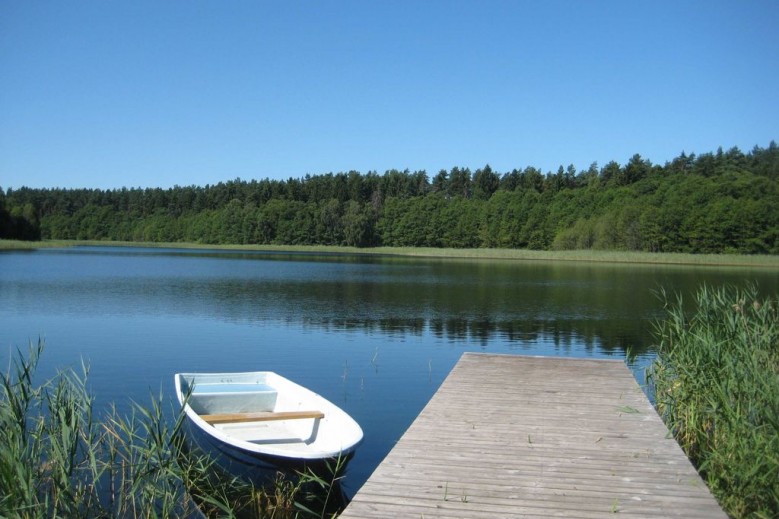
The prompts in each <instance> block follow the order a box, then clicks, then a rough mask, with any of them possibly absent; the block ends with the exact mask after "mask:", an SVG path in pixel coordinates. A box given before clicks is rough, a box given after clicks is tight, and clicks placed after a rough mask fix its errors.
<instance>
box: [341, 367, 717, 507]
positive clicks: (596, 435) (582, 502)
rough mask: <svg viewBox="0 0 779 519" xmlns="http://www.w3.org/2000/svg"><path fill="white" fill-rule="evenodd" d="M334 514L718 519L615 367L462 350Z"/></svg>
mask: <svg viewBox="0 0 779 519" xmlns="http://www.w3.org/2000/svg"><path fill="white" fill-rule="evenodd" d="M340 517H341V518H342V519H348V518H358V517H359V518H380V517H381V518H390V517H392V518H395V517H413V518H430V517H451V518H490V519H492V518H495V517H581V518H603V517H620V518H623V517H636V518H642V519H647V518H650V517H685V518H693V517H700V518H706V519H711V518H726V517H727V516H726V515H725V513H724V512H723V511H722V509H721V508H720V507H719V505H718V504H717V502H716V501H715V499H714V498H713V497H712V495H711V493H710V492H709V490H708V488H707V487H706V486H705V484H704V483H703V481H702V480H701V478H700V477H699V476H698V473H697V472H696V471H695V469H694V468H693V466H692V464H691V463H690V462H689V460H688V459H687V457H686V456H685V455H684V453H683V452H682V450H681V448H680V447H679V445H678V444H677V443H676V441H675V440H674V439H673V438H672V437H670V436H669V434H668V430H667V429H666V427H665V425H664V424H663V422H662V420H661V419H660V417H659V416H658V415H657V413H656V412H655V410H654V408H653V407H652V405H651V404H650V402H649V400H648V399H647V397H646V395H644V393H643V391H642V390H641V388H640V387H639V386H638V384H637V382H636V381H635V379H634V378H633V375H632V373H631V372H630V370H629V369H628V368H627V367H626V366H625V364H624V363H623V362H621V361H611V360H589V359H567V358H555V357H525V356H513V355H485V354H471V353H466V354H464V355H463V356H462V358H461V359H460V361H459V362H458V363H457V365H456V366H455V367H454V369H453V370H452V372H451V373H450V374H449V376H448V377H447V378H446V380H445V381H444V383H443V384H442V385H441V388H440V389H439V390H438V392H437V393H436V394H435V395H434V396H433V398H432V400H431V401H430V402H429V403H428V405H427V406H426V407H425V408H424V409H423V410H422V412H421V414H420V415H419V416H418V417H417V419H416V420H415V421H414V423H413V424H412V425H411V427H409V429H408V431H406V433H405V434H404V435H403V437H402V438H401V439H400V440H399V442H398V443H397V445H396V446H395V448H393V449H392V451H391V452H390V453H389V454H388V455H387V457H386V458H385V459H384V461H383V462H382V463H381V465H379V467H378V468H377V469H376V470H375V471H374V473H373V475H371V477H370V478H369V479H368V481H367V482H366V483H365V485H363V487H362V488H361V489H360V490H359V491H358V492H357V494H356V495H355V497H354V499H353V500H352V502H351V503H350V504H349V506H348V507H347V508H346V510H345V511H344V512H343V513H342V514H341V516H340Z"/></svg>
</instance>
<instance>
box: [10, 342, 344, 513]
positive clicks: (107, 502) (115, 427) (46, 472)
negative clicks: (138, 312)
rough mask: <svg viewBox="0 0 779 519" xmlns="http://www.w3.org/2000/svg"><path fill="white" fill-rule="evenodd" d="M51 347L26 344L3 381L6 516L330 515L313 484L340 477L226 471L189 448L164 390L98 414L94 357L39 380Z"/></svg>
mask: <svg viewBox="0 0 779 519" xmlns="http://www.w3.org/2000/svg"><path fill="white" fill-rule="evenodd" d="M43 348H44V345H43V341H38V343H37V345H33V344H30V346H29V349H28V351H27V352H26V354H23V353H22V352H19V353H18V355H17V357H16V358H15V359H13V362H12V365H11V366H10V367H9V369H8V372H7V373H6V374H5V375H3V376H2V381H1V383H0V517H19V518H24V519H28V518H29V519H37V518H43V517H108V516H111V517H191V516H198V515H200V516H203V515H205V516H207V517H212V516H213V517H217V516H218V517H269V518H279V519H285V518H293V517H299V516H315V517H324V514H325V512H322V511H321V510H324V505H323V507H321V509H320V508H319V507H316V506H313V505H312V503H314V502H315V499H317V498H316V497H315V495H314V493H312V492H310V491H308V490H306V488H307V487H310V486H311V485H314V486H317V487H321V489H324V490H325V492H326V493H329V492H331V491H332V490H331V489H332V488H335V483H336V482H337V480H338V479H337V476H335V475H334V477H333V479H332V480H330V481H326V480H322V479H321V478H314V477H313V476H312V475H306V474H304V475H301V476H300V477H297V478H295V479H294V481H293V480H287V479H285V478H283V477H281V476H279V477H278V478H277V479H276V481H275V482H274V484H273V485H270V486H269V487H267V488H266V487H260V488H255V487H254V486H253V485H251V484H250V483H247V482H244V481H241V480H239V479H237V478H232V477H229V476H225V475H224V474H219V473H218V472H217V471H216V469H215V467H214V465H213V463H212V461H211V460H210V459H209V458H208V457H206V456H205V455H202V454H195V453H194V452H192V451H190V450H189V449H188V445H187V441H186V436H185V435H184V434H183V423H184V420H185V416H186V415H185V414H184V413H183V412H177V413H166V412H165V409H164V403H165V401H164V399H163V397H162V395H158V396H153V397H152V398H151V401H150V403H149V405H148V406H142V405H140V404H133V406H132V410H131V412H130V414H129V415H128V416H123V415H121V414H120V413H119V412H118V411H117V410H116V408H115V407H113V406H112V407H111V408H110V410H109V411H108V412H107V413H106V415H105V417H104V418H102V419H101V420H97V419H96V418H95V415H94V411H93V403H94V398H93V397H92V396H91V395H90V394H89V393H88V391H87V389H86V388H87V386H86V380H87V375H88V369H87V367H86V366H82V368H83V369H82V373H81V374H77V373H75V372H74V371H72V370H66V371H62V372H60V373H59V374H58V375H57V376H56V377H54V378H52V379H51V380H48V381H45V382H43V383H41V384H36V383H35V378H36V377H35V371H36V367H37V365H38V362H39V360H40V356H41V353H42V351H43ZM171 415H172V416H171ZM334 474H335V472H334ZM338 477H340V476H338ZM324 502H327V500H325V501H324Z"/></svg>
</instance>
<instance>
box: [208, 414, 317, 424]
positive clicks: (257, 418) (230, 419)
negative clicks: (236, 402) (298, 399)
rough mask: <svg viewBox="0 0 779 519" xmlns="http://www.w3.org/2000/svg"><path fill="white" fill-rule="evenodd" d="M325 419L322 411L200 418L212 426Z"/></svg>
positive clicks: (215, 415) (224, 415)
mask: <svg viewBox="0 0 779 519" xmlns="http://www.w3.org/2000/svg"><path fill="white" fill-rule="evenodd" d="M324 417H325V413H323V412H322V411H280V412H275V413H271V412H268V413H220V414H201V415H200V418H202V419H203V420H205V421H206V422H207V423H209V424H211V425H216V424H223V423H243V422H267V421H271V420H304V419H315V420H321V419H322V418H324Z"/></svg>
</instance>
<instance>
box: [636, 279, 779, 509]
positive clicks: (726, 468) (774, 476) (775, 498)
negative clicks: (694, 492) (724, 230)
mask: <svg viewBox="0 0 779 519" xmlns="http://www.w3.org/2000/svg"><path fill="white" fill-rule="evenodd" d="M663 297H664V300H665V305H666V308H667V317H666V319H665V320H664V321H662V322H661V323H659V325H658V329H657V335H658V338H659V341H660V344H659V354H658V358H657V360H656V362H655V364H654V366H653V368H652V370H651V373H650V381H651V382H652V384H653V387H654V394H655V401H656V405H657V409H658V411H659V413H660V414H661V416H662V417H663V419H664V420H665V422H666V424H667V425H668V427H669V429H670V430H671V431H672V432H673V433H674V435H675V437H676V438H677V440H678V441H679V443H680V445H681V446H682V448H683V449H684V450H685V452H686V453H687V455H688V456H689V457H690V459H691V460H692V462H693V463H694V464H695V465H696V466H697V467H698V470H699V471H700V473H701V475H702V476H703V478H704V479H705V480H706V481H707V483H708V485H709V488H711V490H712V492H713V493H714V495H715V496H716V497H717V499H718V500H719V501H720V503H721V504H722V506H723V508H724V509H725V510H726V511H727V512H728V514H730V515H731V516H732V517H766V518H767V517H777V516H779V298H777V297H774V298H773V299H771V298H766V299H761V298H760V297H759V296H758V293H757V290H756V288H754V287H750V288H746V289H744V290H738V289H735V288H722V289H719V290H713V289H711V288H709V287H703V288H701V289H700V291H699V292H698V294H697V297H696V300H695V311H694V312H693V313H692V315H688V313H687V312H686V311H685V305H684V304H683V302H682V300H681V298H680V299H678V300H677V301H676V302H675V303H674V302H671V301H668V298H667V297H666V296H665V294H663Z"/></svg>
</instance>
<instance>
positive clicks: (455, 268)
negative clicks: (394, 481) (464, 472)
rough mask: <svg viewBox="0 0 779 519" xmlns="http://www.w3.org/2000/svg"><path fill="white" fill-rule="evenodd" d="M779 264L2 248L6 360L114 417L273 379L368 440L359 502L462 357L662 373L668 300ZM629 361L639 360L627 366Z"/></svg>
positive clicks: (765, 274) (773, 277)
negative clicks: (61, 380) (218, 378)
mask: <svg viewBox="0 0 779 519" xmlns="http://www.w3.org/2000/svg"><path fill="white" fill-rule="evenodd" d="M704 282H705V283H709V284H712V285H720V284H723V283H729V284H735V285H739V286H743V285H744V284H745V283H748V282H755V283H757V284H758V286H759V287H760V289H761V291H762V292H764V293H767V294H776V293H777V292H779V273H777V272H776V271H775V270H769V269H749V268H714V267H672V266H650V265H606V264H591V263H565V262H531V261H495V260H481V261H475V260H470V261H464V260H441V259H408V258H397V257H368V256H355V255H313V254H286V253H285V254H279V253H246V252H225V251H202V250H173V249H171V250H167V249H142V248H119V247H91V248H90V247H79V248H71V249H42V250H37V251H24V252H0V340H2V343H1V345H2V348H0V361H2V362H3V366H7V365H8V362H9V355H11V353H12V351H14V350H15V349H17V348H22V349H25V348H26V347H27V344H28V343H29V342H30V341H33V342H37V340H38V337H42V338H44V339H45V341H46V350H45V353H44V357H43V359H42V361H41V366H40V369H39V375H40V376H41V377H49V376H51V375H53V374H54V373H55V372H56V370H57V369H60V368H63V367H75V368H79V369H80V366H81V362H82V360H83V361H85V362H86V363H87V364H88V365H89V367H90V373H89V382H90V388H91V390H92V392H93V393H94V394H95V396H96V398H97V405H98V407H101V408H105V407H106V406H107V405H108V404H109V403H111V402H113V403H116V404H117V406H118V407H119V409H127V407H128V403H129V402H130V401H131V400H134V401H137V402H141V403H143V402H148V401H149V398H150V395H152V394H154V395H158V394H159V393H160V392H162V393H163V394H164V395H165V396H166V398H168V399H170V402H171V407H174V404H173V374H174V373H176V372H181V371H255V370H271V371H277V372H279V373H281V374H282V375H284V376H286V377H288V378H291V379H293V380H295V381H297V382H299V383H301V384H303V385H305V386H307V387H309V388H310V389H312V390H314V391H316V392H318V393H320V394H322V395H323V396H325V397H326V398H328V399H330V400H332V401H333V402H335V403H336V404H337V405H339V406H341V407H342V408H343V409H344V410H346V411H347V412H348V413H349V414H351V415H352V416H353V417H354V418H355V419H356V420H357V421H358V422H359V423H360V425H361V426H362V427H363V430H364V432H365V441H364V443H363V444H362V446H361V447H360V449H359V450H358V453H357V455H356V456H355V458H354V460H353V462H352V464H351V465H350V468H349V473H348V476H347V480H346V487H347V491H348V492H349V493H353V492H354V491H355V490H356V489H357V488H359V487H360V486H361V485H362V483H363V482H364V481H365V479H367V477H368V476H369V475H370V473H371V472H372V471H373V469H374V468H375V467H376V466H377V465H378V463H379V462H380V461H381V460H382V459H383V458H384V456H385V455H386V454H387V453H388V452H389V450H390V449H391V448H392V446H393V445H394V443H395V442H396V441H397V440H398V439H399V438H400V436H401V435H402V434H403V432H404V431H405V430H406V428H407V427H408V426H409V425H410V423H411V422H412V421H413V419H414V418H415V417H416V416H417V414H418V413H419V412H420V411H421V409H422V408H423V407H424V405H425V404H426V403H427V402H428V401H429V399H430V397H431V396H432V395H433V393H434V392H435V391H436V389H437V388H438V387H439V385H440V384H441V382H442V381H443V379H444V378H445V377H446V375H447V374H448V373H449V371H450V370H451V368H452V367H453V366H454V364H455V363H456V362H457V360H458V359H459V357H460V356H461V355H462V353H463V352H466V351H477V352H489V353H505V354H523V355H556V356H568V357H594V358H612V359H613V358H616V359H626V358H629V359H630V360H629V361H628V365H629V366H630V367H631V369H632V370H633V372H634V374H635V376H636V378H637V379H638V380H639V382H640V383H643V382H644V370H645V368H646V367H647V366H648V364H649V363H650V362H651V360H652V358H653V355H654V351H653V344H654V342H655V341H654V338H653V335H652V333H653V323H654V321H655V320H656V319H658V318H660V317H662V315H663V313H662V312H663V311H662V308H661V303H660V300H659V299H658V298H657V296H656V292H657V290H658V289H660V288H664V289H665V290H666V291H668V292H672V293H680V294H683V295H685V296H686V297H687V299H689V298H690V295H691V294H692V293H694V291H695V290H696V289H697V287H698V286H700V284H702V283H704ZM627 352H629V354H628V353H627Z"/></svg>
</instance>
